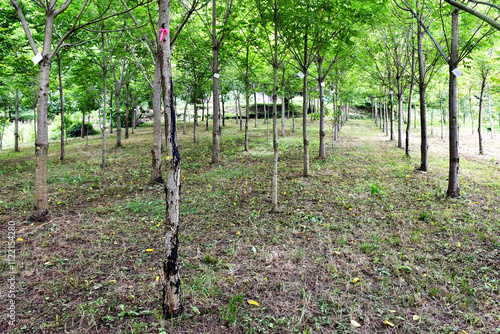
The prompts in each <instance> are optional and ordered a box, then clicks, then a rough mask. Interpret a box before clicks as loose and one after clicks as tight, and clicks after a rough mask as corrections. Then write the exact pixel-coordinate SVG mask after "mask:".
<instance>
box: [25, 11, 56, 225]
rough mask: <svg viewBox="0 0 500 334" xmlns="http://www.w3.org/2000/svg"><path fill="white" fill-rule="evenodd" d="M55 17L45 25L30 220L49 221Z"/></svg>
mask: <svg viewBox="0 0 500 334" xmlns="http://www.w3.org/2000/svg"><path fill="white" fill-rule="evenodd" d="M53 26H54V18H53V17H50V16H49V17H47V20H46V25H45V40H44V48H43V55H44V56H43V59H42V61H41V62H40V77H39V83H38V107H37V109H38V113H37V137H36V141H35V160H36V169H35V208H34V212H33V214H32V215H31V216H30V220H34V221H47V220H48V218H49V198H48V189H47V156H48V151H49V136H48V117H47V111H48V102H49V79H50V68H51V60H52V59H50V58H49V56H48V55H49V54H50V45H51V42H52V29H53Z"/></svg>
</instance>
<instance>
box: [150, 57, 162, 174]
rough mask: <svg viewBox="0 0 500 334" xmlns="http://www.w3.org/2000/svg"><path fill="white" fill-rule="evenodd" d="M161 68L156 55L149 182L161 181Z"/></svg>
mask: <svg viewBox="0 0 500 334" xmlns="http://www.w3.org/2000/svg"><path fill="white" fill-rule="evenodd" d="M161 95H162V92H161V68H160V61H159V59H158V57H157V55H156V63H155V73H154V78H153V145H152V146H151V182H152V183H163V182H164V181H163V176H162V172H161V147H162V133H161V132H162V131H161Z"/></svg>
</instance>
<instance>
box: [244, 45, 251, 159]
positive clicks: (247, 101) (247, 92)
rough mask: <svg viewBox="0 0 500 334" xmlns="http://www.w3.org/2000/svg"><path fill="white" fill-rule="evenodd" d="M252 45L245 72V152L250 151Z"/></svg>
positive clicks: (247, 55) (248, 53)
mask: <svg viewBox="0 0 500 334" xmlns="http://www.w3.org/2000/svg"><path fill="white" fill-rule="evenodd" d="M249 57H250V45H249V44H247V53H246V72H245V152H248V151H249V146H248V122H249V121H250V81H249V80H248V76H249V74H250V73H249V71H250V64H249Z"/></svg>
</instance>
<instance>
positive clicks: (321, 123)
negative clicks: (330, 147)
mask: <svg viewBox="0 0 500 334" xmlns="http://www.w3.org/2000/svg"><path fill="white" fill-rule="evenodd" d="M324 59H325V57H323V56H318V82H319V156H318V158H320V159H324V158H326V143H325V139H326V138H325V137H326V133H325V101H324V100H323V99H324V97H325V95H324V86H325V83H324V80H325V78H323V68H322V66H323V60H324Z"/></svg>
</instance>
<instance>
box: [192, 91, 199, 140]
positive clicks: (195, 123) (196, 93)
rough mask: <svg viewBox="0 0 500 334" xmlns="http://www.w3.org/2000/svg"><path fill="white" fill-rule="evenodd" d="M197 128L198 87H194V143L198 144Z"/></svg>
mask: <svg viewBox="0 0 500 334" xmlns="http://www.w3.org/2000/svg"><path fill="white" fill-rule="evenodd" d="M197 127H198V85H197V84H196V85H195V86H194V121H193V142H194V143H197V142H198V135H197V132H196V130H197Z"/></svg>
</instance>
